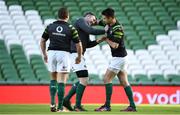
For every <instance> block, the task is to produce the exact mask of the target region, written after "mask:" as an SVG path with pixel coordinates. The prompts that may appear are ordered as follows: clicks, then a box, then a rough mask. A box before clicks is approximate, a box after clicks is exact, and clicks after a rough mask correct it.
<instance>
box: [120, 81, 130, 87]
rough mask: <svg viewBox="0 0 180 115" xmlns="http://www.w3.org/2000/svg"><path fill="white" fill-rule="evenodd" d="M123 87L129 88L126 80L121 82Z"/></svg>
mask: <svg viewBox="0 0 180 115" xmlns="http://www.w3.org/2000/svg"><path fill="white" fill-rule="evenodd" d="M121 84H122V86H123V87H127V86H129V82H128V81H127V80H124V81H121Z"/></svg>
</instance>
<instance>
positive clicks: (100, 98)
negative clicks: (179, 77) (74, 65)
mask: <svg viewBox="0 0 180 115" xmlns="http://www.w3.org/2000/svg"><path fill="white" fill-rule="evenodd" d="M70 87H71V86H70V85H68V86H67V87H66V93H67V92H68V90H69V89H70ZM132 88H133V90H134V99H135V102H136V103H137V104H180V86H132ZM49 99H50V97H49V87H48V86H40V85H35V86H29V85H27V86H25V85H22V86H21V85H20V86H8V85H7V86H6V85H2V86H0V104H48V103H49ZM104 100H105V88H104V86H88V87H87V88H86V90H85V94H84V97H83V103H84V104H102V103H103V102H104ZM74 102H75V97H73V99H72V103H74ZM112 103H113V104H127V103H128V100H127V97H126V94H125V92H124V89H123V87H121V86H114V87H113V95H112Z"/></svg>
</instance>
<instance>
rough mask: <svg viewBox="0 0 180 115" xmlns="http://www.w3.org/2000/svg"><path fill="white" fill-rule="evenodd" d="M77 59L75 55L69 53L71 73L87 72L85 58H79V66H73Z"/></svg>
mask: <svg viewBox="0 0 180 115" xmlns="http://www.w3.org/2000/svg"><path fill="white" fill-rule="evenodd" d="M76 57H77V53H71V69H72V71H73V72H76V71H81V70H87V66H86V62H85V58H84V57H82V58H81V62H80V63H79V64H75V59H76Z"/></svg>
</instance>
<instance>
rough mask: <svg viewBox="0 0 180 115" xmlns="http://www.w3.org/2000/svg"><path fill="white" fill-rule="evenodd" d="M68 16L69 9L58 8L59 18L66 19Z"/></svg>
mask: <svg viewBox="0 0 180 115" xmlns="http://www.w3.org/2000/svg"><path fill="white" fill-rule="evenodd" d="M68 16H69V11H68V9H67V8H66V7H63V8H60V9H59V11H58V17H59V19H66V18H68Z"/></svg>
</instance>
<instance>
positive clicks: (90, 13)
mask: <svg viewBox="0 0 180 115" xmlns="http://www.w3.org/2000/svg"><path fill="white" fill-rule="evenodd" d="M87 15H92V16H95V15H94V13H92V12H86V13H85V14H84V17H85V16H87Z"/></svg>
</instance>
